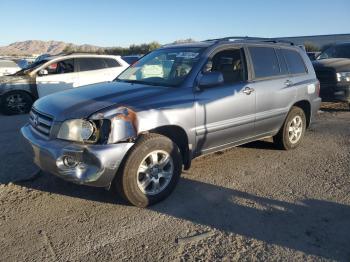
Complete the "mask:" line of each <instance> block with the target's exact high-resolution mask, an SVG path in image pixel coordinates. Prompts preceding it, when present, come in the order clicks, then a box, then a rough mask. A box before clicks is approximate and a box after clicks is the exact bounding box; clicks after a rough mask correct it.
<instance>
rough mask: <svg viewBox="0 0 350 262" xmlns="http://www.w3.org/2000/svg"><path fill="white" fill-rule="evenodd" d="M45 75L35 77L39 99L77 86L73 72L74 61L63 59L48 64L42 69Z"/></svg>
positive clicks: (75, 75)
mask: <svg viewBox="0 0 350 262" xmlns="http://www.w3.org/2000/svg"><path fill="white" fill-rule="evenodd" d="M42 69H43V70H44V71H46V73H47V74H45V75H41V74H40V71H41V70H40V71H39V72H38V73H37V76H36V84H37V89H38V95H39V97H43V96H46V95H49V94H52V93H56V92H60V91H64V90H67V89H71V88H74V87H76V86H77V82H78V74H77V72H76V70H75V65H74V59H65V60H61V61H58V62H57V61H55V62H52V63H50V64H49V65H48V66H46V67H45V68H42Z"/></svg>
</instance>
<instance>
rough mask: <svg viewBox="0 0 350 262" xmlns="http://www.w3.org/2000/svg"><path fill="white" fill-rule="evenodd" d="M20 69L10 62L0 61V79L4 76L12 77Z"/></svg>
mask: <svg viewBox="0 0 350 262" xmlns="http://www.w3.org/2000/svg"><path fill="white" fill-rule="evenodd" d="M20 69H21V68H20V67H19V66H18V65H17V64H16V63H15V62H14V61H12V60H3V59H0V77H1V76H5V75H12V74H14V73H16V72H17V71H19V70H20Z"/></svg>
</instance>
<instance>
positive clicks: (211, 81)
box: [198, 71, 224, 88]
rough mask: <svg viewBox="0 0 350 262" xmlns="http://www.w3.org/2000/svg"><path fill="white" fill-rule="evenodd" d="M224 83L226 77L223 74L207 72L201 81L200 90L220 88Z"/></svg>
mask: <svg viewBox="0 0 350 262" xmlns="http://www.w3.org/2000/svg"><path fill="white" fill-rule="evenodd" d="M223 83H224V77H223V75H222V73H221V72H217V71H216V72H207V73H203V75H202V76H201V78H200V79H199V83H198V86H199V88H209V87H214V86H219V85H222V84H223Z"/></svg>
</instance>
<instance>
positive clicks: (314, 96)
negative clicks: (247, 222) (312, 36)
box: [21, 38, 321, 207]
mask: <svg viewBox="0 0 350 262" xmlns="http://www.w3.org/2000/svg"><path fill="white" fill-rule="evenodd" d="M320 102H321V99H320V98H319V82H318V81H317V79H316V76H315V72H314V69H313V67H312V64H311V62H310V60H309V58H308V57H307V55H306V53H305V52H304V51H303V50H302V49H301V48H299V47H297V46H294V45H293V44H291V43H282V42H278V41H270V40H266V39H265V40H259V39H251V38H247V39H245V38H243V39H229V38H225V39H217V40H210V41H204V42H198V43H191V44H179V45H168V46H164V47H162V48H160V49H157V50H155V51H153V52H151V53H149V54H147V55H146V56H144V57H143V58H141V59H140V60H139V61H138V62H136V63H135V64H133V65H132V66H131V67H129V68H128V69H127V70H125V71H124V72H123V73H122V74H121V75H120V76H119V77H118V78H117V79H115V80H114V81H113V82H111V83H103V84H96V85H91V86H87V87H83V88H79V89H75V90H69V91H65V92H60V93H57V94H53V95H49V96H46V97H44V98H41V99H39V100H37V101H36V102H35V104H34V105H33V107H32V110H31V112H30V122H29V123H28V124H27V125H25V126H24V127H23V128H22V130H21V132H22V134H23V136H24V138H25V140H26V141H27V142H29V143H26V144H27V145H29V146H28V148H29V149H30V151H31V153H32V155H33V159H34V161H35V163H36V164H37V165H38V166H39V167H40V168H41V169H42V170H44V171H47V172H49V173H52V174H55V175H57V176H59V177H61V178H63V179H65V180H68V181H72V182H75V183H79V184H86V185H91V186H97V187H105V188H108V189H116V190H117V191H118V192H119V193H120V194H121V195H122V196H123V197H125V198H126V199H127V200H128V201H129V202H131V203H132V204H134V205H136V206H140V207H146V206H148V205H151V204H154V203H156V202H158V201H160V200H162V199H164V198H165V197H167V196H168V195H169V194H170V193H171V192H172V191H173V189H174V188H175V185H176V184H177V182H178V180H179V177H180V174H181V171H182V169H183V168H184V169H188V168H190V165H191V160H192V159H193V158H195V157H198V156H200V155H203V154H207V153H211V152H215V151H218V150H222V149H225V148H229V147H233V146H237V145H240V144H244V143H247V142H251V141H254V140H257V139H262V138H266V137H273V140H274V142H275V144H276V145H277V146H278V147H280V148H282V149H287V150H288V149H293V148H295V147H297V146H298V145H299V144H300V143H301V141H302V138H303V136H304V134H305V130H306V128H307V127H308V126H309V125H310V123H311V122H312V120H313V118H314V116H315V115H316V113H317V110H318V109H319V106H320Z"/></svg>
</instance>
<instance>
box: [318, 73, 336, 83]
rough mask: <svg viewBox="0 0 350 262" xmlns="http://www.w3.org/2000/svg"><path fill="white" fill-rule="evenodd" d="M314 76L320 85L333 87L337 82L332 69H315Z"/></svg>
mask: <svg viewBox="0 0 350 262" xmlns="http://www.w3.org/2000/svg"><path fill="white" fill-rule="evenodd" d="M316 76H317V78H318V80H319V81H320V83H321V85H334V84H335V83H336V81H337V79H336V73H335V70H334V69H317V70H316Z"/></svg>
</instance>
